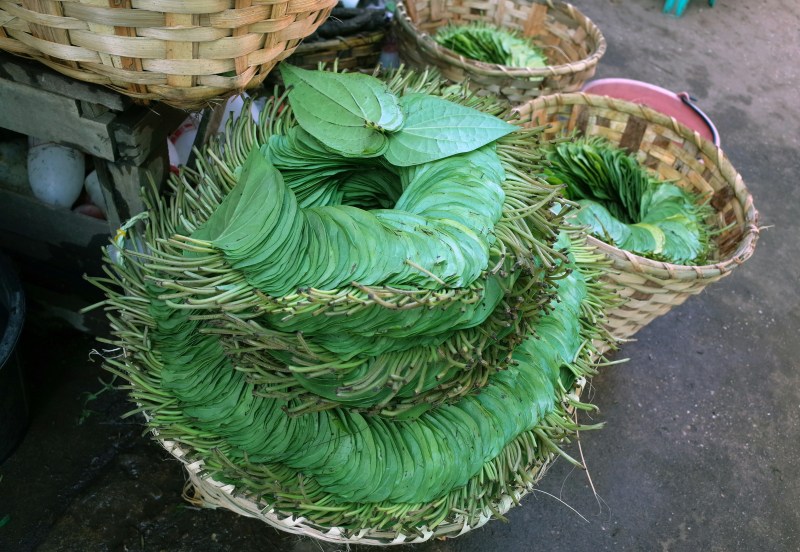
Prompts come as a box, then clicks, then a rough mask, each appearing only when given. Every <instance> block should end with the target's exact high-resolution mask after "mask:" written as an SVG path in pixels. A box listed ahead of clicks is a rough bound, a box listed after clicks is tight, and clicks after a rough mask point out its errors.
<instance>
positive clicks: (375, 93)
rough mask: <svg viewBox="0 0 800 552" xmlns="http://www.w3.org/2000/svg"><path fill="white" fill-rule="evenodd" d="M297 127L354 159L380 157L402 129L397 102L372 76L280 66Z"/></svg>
mask: <svg viewBox="0 0 800 552" xmlns="http://www.w3.org/2000/svg"><path fill="white" fill-rule="evenodd" d="M280 71H281V76H282V77H283V80H284V82H285V83H286V85H287V86H291V90H290V92H289V104H290V105H291V106H292V111H294V114H295V117H296V118H297V122H298V124H299V125H300V126H301V127H302V128H303V129H304V130H305V131H306V132H308V133H309V134H311V135H312V136H314V138H316V139H317V140H319V141H320V142H322V143H323V144H324V145H325V146H326V147H328V148H330V149H331V150H333V151H335V152H339V153H341V154H343V155H349V156H361V157H371V156H376V155H380V154H381V153H382V152H383V151H384V150H385V149H386V146H387V140H386V133H389V132H394V131H396V130H398V129H399V128H400V127H401V126H402V125H403V112H402V110H401V109H400V105H399V103H398V98H397V96H395V95H394V94H392V93H391V92H390V91H389V89H388V87H387V86H386V85H385V84H384V83H383V82H381V81H380V80H378V79H376V78H375V77H371V76H369V75H362V74H360V73H333V72H329V71H309V70H307V69H300V68H299V67H293V66H291V65H287V64H281V65H280Z"/></svg>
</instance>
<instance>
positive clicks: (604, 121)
mask: <svg viewBox="0 0 800 552" xmlns="http://www.w3.org/2000/svg"><path fill="white" fill-rule="evenodd" d="M516 112H517V113H518V115H519V117H520V122H522V123H523V124H526V125H531V126H537V125H549V129H548V130H547V131H546V133H545V136H546V137H547V138H553V137H555V136H559V135H563V134H569V133H572V132H578V133H580V134H582V135H585V136H602V137H604V138H606V139H607V140H609V141H610V142H611V143H613V144H615V145H617V146H619V147H622V148H623V149H626V150H628V151H629V152H631V153H633V154H635V156H636V158H637V160H638V161H639V162H640V163H641V164H642V165H643V166H645V167H647V168H649V169H651V170H652V171H654V172H655V173H657V175H658V176H659V177H660V178H661V179H662V180H675V181H676V182H675V183H676V184H677V185H679V186H681V187H684V188H687V189H690V190H692V191H693V192H694V193H696V194H698V195H700V196H701V197H704V198H708V197H710V205H711V206H712V207H713V209H714V213H715V214H714V220H713V221H708V222H709V223H710V224H711V226H712V227H714V228H715V229H717V230H718V231H719V233H717V234H716V235H715V236H714V238H713V239H714V242H715V245H716V250H715V252H714V257H713V258H712V259H711V260H710V261H709V263H708V264H706V265H702V266H683V265H676V264H669V263H664V262H659V261H653V260H650V259H646V258H644V257H640V256H638V255H634V254H633V253H631V252H629V251H625V250H621V249H618V248H616V247H613V246H611V245H608V244H606V243H604V242H602V241H600V240H597V239H595V238H592V237H590V238H589V242H590V243H591V244H593V245H595V246H597V248H598V251H599V252H601V253H603V254H605V255H606V256H607V257H608V259H609V260H610V261H611V263H612V265H613V267H614V269H615V271H614V272H613V273H612V274H610V275H609V276H608V279H609V280H610V281H611V283H612V284H613V285H614V286H615V287H616V288H617V290H618V293H619V295H620V296H621V297H622V298H623V300H624V301H625V302H624V304H623V305H622V306H620V307H618V308H616V309H613V310H612V311H611V312H609V314H608V322H607V325H608V328H609V330H610V331H611V332H612V334H613V335H614V336H615V337H617V338H619V339H626V338H629V337H631V336H633V335H634V334H635V333H636V332H637V331H639V330H640V329H641V328H643V327H644V326H646V325H647V324H649V323H650V322H651V321H652V320H654V319H655V318H657V317H659V316H661V315H662V314H666V313H667V312H668V311H669V310H670V309H672V307H675V306H677V305H680V304H681V303H683V302H684V301H685V300H686V299H687V298H688V297H689V296H690V295H694V294H697V293H700V292H701V291H702V290H703V289H704V288H705V287H706V286H707V285H709V284H710V283H712V282H716V281H717V280H720V279H721V278H723V277H725V276H727V275H728V274H730V273H731V271H732V270H733V269H735V268H736V267H737V266H739V265H741V264H742V263H744V262H745V261H746V260H747V259H748V258H750V256H751V255H752V254H753V250H754V249H755V246H756V241H757V239H758V233H759V229H758V213H757V211H756V209H755V207H754V206H753V198H752V196H751V195H750V192H749V191H748V190H747V188H746V187H745V184H744V182H743V181H742V177H741V176H740V175H739V173H738V172H737V171H736V169H735V168H734V167H733V165H731V162H730V161H729V160H728V158H727V157H726V156H725V154H724V153H723V152H722V150H721V149H719V148H718V147H717V146H715V145H714V144H713V143H712V142H710V141H708V140H706V139H705V138H702V137H701V136H700V135H699V134H698V133H697V132H696V131H693V130H690V129H689V128H688V127H686V126H683V125H682V124H680V123H678V122H677V121H676V120H675V119H674V118H672V117H669V116H667V115H663V114H661V113H658V112H656V111H653V110H652V109H650V108H648V107H645V106H642V105H638V104H635V103H631V102H628V101H624V100H618V99H614V98H609V97H606V96H596V95H589V94H557V95H553V96H548V97H542V98H537V99H535V100H532V101H530V102H528V103H526V104H524V105H522V106H520V107H518V108H517V110H516Z"/></svg>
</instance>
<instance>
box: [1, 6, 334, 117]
mask: <svg viewBox="0 0 800 552" xmlns="http://www.w3.org/2000/svg"><path fill="white" fill-rule="evenodd" d="M336 2H337V0H16V1H6V0H4V1H2V2H0V49H3V50H6V51H8V52H11V53H15V54H19V55H24V56H27V57H30V58H33V59H36V60H38V61H40V62H41V63H44V64H45V65H47V66H49V67H51V68H53V69H55V70H56V71H59V72H61V73H63V74H65V75H67V76H69V77H72V78H75V79H78V80H82V81H86V82H91V83H95V84H101V85H106V86H109V87H111V88H113V89H115V90H117V91H118V92H121V93H123V94H126V95H128V96H131V97H133V98H136V99H138V100H144V101H147V100H157V101H163V102H164V103H167V104H170V105H173V106H175V107H178V108H182V109H196V108H200V107H203V106H205V105H206V104H207V103H209V102H210V101H211V100H213V99H217V98H223V97H225V96H228V95H231V94H233V93H235V92H239V91H242V90H245V89H248V88H253V87H255V86H258V85H259V84H261V82H262V81H263V80H264V77H266V75H267V74H268V73H269V71H270V70H271V69H272V68H273V67H274V66H275V65H276V64H277V63H278V62H279V61H281V60H282V59H284V58H286V57H288V56H289V55H291V54H292V52H293V51H294V50H295V48H296V47H297V45H298V44H299V43H300V41H301V40H302V39H303V38H305V37H306V36H308V35H310V34H311V33H313V32H314V31H315V30H316V29H317V27H319V25H320V24H321V23H322V22H323V21H324V20H325V19H326V18H327V17H328V15H329V14H330V11H331V9H332V8H333V6H335V5H336Z"/></svg>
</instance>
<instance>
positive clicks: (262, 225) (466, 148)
mask: <svg viewBox="0 0 800 552" xmlns="http://www.w3.org/2000/svg"><path fill="white" fill-rule="evenodd" d="M282 73H283V75H282V76H283V78H284V81H285V82H286V83H287V84H288V85H290V89H289V92H288V93H287V94H286V95H283V96H276V97H275V98H273V99H271V100H270V101H269V102H268V104H267V107H266V109H265V110H264V111H263V112H262V117H261V120H260V121H259V122H257V123H256V122H253V121H251V120H249V119H246V118H240V119H239V120H238V121H237V122H236V123H235V124H234V125H232V126H229V128H228V130H227V132H226V135H225V137H224V139H222V140H221V141H220V142H218V143H215V144H212V145H211V146H210V147H209V148H208V149H207V150H206V151H205V152H202V153H203V155H201V156H200V161H199V162H198V165H197V168H196V169H194V170H189V169H185V170H184V171H183V172H182V173H181V174H180V176H177V177H174V178H172V179H171V181H170V184H171V187H172V193H170V194H168V195H164V194H159V193H157V192H156V191H150V192H149V193H147V195H146V201H147V204H148V211H147V213H146V214H145V215H143V216H141V217H140V220H139V225H138V226H139V227H137V225H136V224H133V222H132V223H131V224H130V225H128V226H129V227H130V228H128V229H127V234H126V236H125V243H127V244H128V247H126V248H122V249H119V250H117V251H116V252H115V253H116V256H115V259H114V260H112V259H111V258H110V257H109V259H108V263H107V266H106V268H107V274H108V277H107V278H96V279H94V282H95V283H96V284H97V285H98V286H101V287H102V288H103V289H104V290H106V293H107V296H108V298H107V300H106V301H105V303H104V304H105V306H106V308H107V310H108V312H109V317H110V319H111V322H112V328H113V330H114V335H115V337H116V339H115V343H116V344H117V345H119V346H121V347H122V348H123V349H124V350H125V352H126V354H125V357H124V358H122V359H117V360H113V359H112V360H110V361H109V365H108V368H109V369H110V370H112V371H113V372H115V373H117V374H119V375H121V376H122V377H124V378H126V379H127V380H128V381H129V382H130V396H131V398H132V400H134V401H135V402H136V403H137V404H138V405H139V409H140V410H142V411H145V412H146V413H147V415H148V423H149V424H150V426H151V427H152V428H153V429H154V430H155V431H156V432H157V434H158V436H159V437H160V438H162V439H169V440H174V441H176V442H178V443H181V444H183V445H185V446H187V447H189V448H190V449H191V451H192V454H194V455H195V456H196V457H197V458H198V459H201V460H203V462H204V467H205V470H206V471H207V473H208V474H209V475H211V476H213V477H214V478H216V479H219V480H222V481H225V482H229V483H233V484H234V485H235V486H236V487H237V489H238V491H239V492H246V493H248V495H249V496H250V497H252V498H253V499H254V500H258V501H262V502H263V504H264V505H265V506H269V507H270V508H273V509H274V510H275V511H276V512H279V513H281V514H284V515H294V516H303V517H304V518H305V519H307V520H308V522H309V523H311V524H315V525H318V526H321V527H331V526H336V527H342V528H345V529H346V530H349V531H359V530H363V529H367V528H368V529H371V530H377V531H383V532H389V533H391V532H395V533H403V534H416V533H418V532H419V531H421V530H423V528H424V529H425V530H430V531H440V532H447V531H456V532H457V531H459V530H460V528H463V526H464V525H473V524H475V523H478V521H479V520H480V519H482V518H485V517H487V516H490V515H492V513H493V512H494V513H496V512H497V509H498V503H499V500H500V498H501V497H502V496H503V495H510V496H512V497H518V496H519V493H520V492H521V491H524V490H525V489H527V488H529V487H530V486H531V485H532V484H533V483H534V482H535V480H536V468H538V467H540V466H541V465H542V464H544V463H545V462H547V461H548V460H549V459H551V457H552V456H553V455H554V454H563V453H562V452H561V451H560V450H559V448H558V446H557V443H559V442H560V441H562V440H564V439H567V438H568V437H569V436H570V435H572V434H573V433H574V432H575V430H577V428H578V426H577V425H576V422H575V421H574V420H573V419H572V417H571V415H570V414H569V411H571V410H572V409H573V408H575V407H577V408H591V407H590V406H588V405H584V404H582V403H580V402H579V401H578V399H577V397H576V396H575V395H574V394H573V393H572V389H573V387H574V385H575V383H576V381H579V380H580V381H583V378H585V377H587V376H590V375H592V374H593V373H594V362H595V361H596V355H595V351H596V349H595V346H596V345H597V343H598V342H599V341H600V340H604V339H606V336H605V335H604V334H603V333H602V330H600V327H601V324H600V321H601V319H602V316H603V308H604V306H605V303H606V301H607V300H608V297H607V296H606V295H605V291H604V289H603V287H602V286H601V285H600V284H599V283H598V276H599V274H600V272H601V271H602V266H601V262H600V261H599V259H598V257H597V256H596V255H594V254H593V252H592V251H591V250H588V249H587V248H586V247H585V246H584V245H583V237H582V236H581V234H580V233H579V232H578V231H577V230H576V229H575V228H572V227H568V226H567V225H566V224H565V223H564V220H563V218H564V216H566V214H567V212H568V211H569V207H570V206H569V203H568V202H566V200H564V199H563V198H562V197H561V195H560V194H559V187H556V186H552V185H548V184H546V183H544V182H543V181H541V180H540V179H539V178H538V177H537V176H536V175H537V174H540V173H541V167H540V162H541V153H539V146H540V144H539V136H540V130H539V129H522V128H518V127H516V126H514V125H511V124H508V123H506V122H504V121H503V120H502V119H501V118H500V117H498V116H502V115H504V113H505V112H504V108H503V107H502V106H501V105H498V104H495V103H494V101H493V100H492V99H489V98H476V97H473V96H471V95H469V93H467V92H466V91H465V89H464V88H462V87H448V86H446V85H445V84H444V83H443V82H441V81H440V80H439V79H438V78H436V77H434V76H431V75H428V74H424V73H423V74H415V73H412V72H407V71H403V70H400V71H398V72H395V73H393V74H391V75H389V76H387V77H385V80H379V79H377V78H374V77H371V76H366V75H348V74H337V73H334V72H323V71H318V72H311V71H304V70H300V69H295V68H291V67H289V66H284V67H283V69H282ZM565 456H566V455H565ZM448 528H450V529H448Z"/></svg>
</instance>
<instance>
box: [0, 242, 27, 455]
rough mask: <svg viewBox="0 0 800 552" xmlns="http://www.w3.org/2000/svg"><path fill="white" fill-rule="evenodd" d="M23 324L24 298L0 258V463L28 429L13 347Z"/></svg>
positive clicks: (7, 263) (9, 266)
mask: <svg viewBox="0 0 800 552" xmlns="http://www.w3.org/2000/svg"><path fill="white" fill-rule="evenodd" d="M24 322H25V295H24V293H23V291H22V285H21V284H20V281H19V278H18V277H17V273H16V270H15V268H14V266H13V265H12V264H11V261H10V260H9V259H8V258H7V257H5V256H4V255H2V254H0V462H3V461H4V460H5V459H6V458H8V457H9V456H10V455H11V453H12V452H13V451H14V449H15V448H16V446H17V445H18V444H19V442H20V440H21V439H22V437H23V435H25V431H26V430H27V428H28V418H29V409H28V397H27V392H26V386H25V379H24V373H23V370H22V362H21V360H20V355H19V352H18V351H17V344H18V343H19V338H20V335H21V334H22V326H23V324H24Z"/></svg>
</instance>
